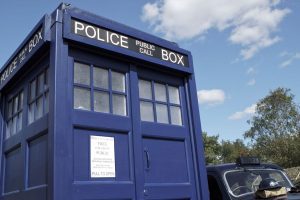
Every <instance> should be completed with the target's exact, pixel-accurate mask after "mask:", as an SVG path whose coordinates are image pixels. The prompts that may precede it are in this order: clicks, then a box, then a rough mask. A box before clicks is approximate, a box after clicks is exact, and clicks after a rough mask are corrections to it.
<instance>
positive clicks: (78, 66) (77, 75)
mask: <svg viewBox="0 0 300 200" xmlns="http://www.w3.org/2000/svg"><path fill="white" fill-rule="evenodd" d="M74 83H80V84H84V85H90V66H89V65H85V64H82V63H76V62H75V63H74Z"/></svg>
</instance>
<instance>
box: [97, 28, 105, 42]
mask: <svg viewBox="0 0 300 200" xmlns="http://www.w3.org/2000/svg"><path fill="white" fill-rule="evenodd" d="M100 36H101V34H100V29H99V28H97V39H98V40H100V41H103V42H105V40H104V39H102V38H101V37H100Z"/></svg>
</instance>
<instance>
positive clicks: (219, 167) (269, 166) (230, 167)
mask: <svg viewBox="0 0 300 200" xmlns="http://www.w3.org/2000/svg"><path fill="white" fill-rule="evenodd" d="M245 168H246V169H277V170H283V169H282V168H281V167H280V166H278V165H276V164H271V163H261V164H255V165H254V164H252V165H251V164H250V165H239V164H236V163H225V164H218V165H208V166H206V169H207V171H217V172H219V173H222V172H224V171H228V170H233V169H245Z"/></svg>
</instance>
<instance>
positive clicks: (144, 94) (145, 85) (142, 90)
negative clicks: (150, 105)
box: [139, 80, 152, 99]
mask: <svg viewBox="0 0 300 200" xmlns="http://www.w3.org/2000/svg"><path fill="white" fill-rule="evenodd" d="M139 94H140V98H143V99H152V90H151V82H150V81H145V80H139Z"/></svg>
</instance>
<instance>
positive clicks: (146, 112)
mask: <svg viewBox="0 0 300 200" xmlns="http://www.w3.org/2000/svg"><path fill="white" fill-rule="evenodd" d="M140 111H141V120H142V121H148V122H154V113H153V104H152V103H149V102H144V101H141V102H140Z"/></svg>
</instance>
